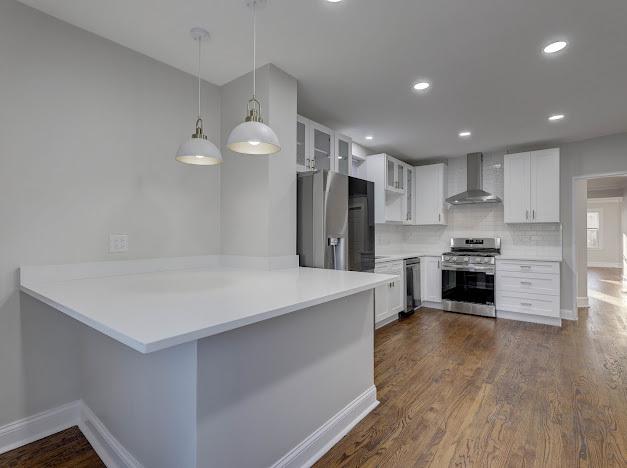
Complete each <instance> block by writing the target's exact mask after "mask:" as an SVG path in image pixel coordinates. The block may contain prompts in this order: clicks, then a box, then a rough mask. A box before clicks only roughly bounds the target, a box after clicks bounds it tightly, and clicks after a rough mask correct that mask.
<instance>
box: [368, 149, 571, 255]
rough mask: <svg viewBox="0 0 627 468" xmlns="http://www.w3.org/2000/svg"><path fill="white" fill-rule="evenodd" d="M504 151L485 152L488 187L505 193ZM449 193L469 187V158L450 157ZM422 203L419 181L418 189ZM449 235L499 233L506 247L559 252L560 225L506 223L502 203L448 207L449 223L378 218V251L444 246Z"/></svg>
mask: <svg viewBox="0 0 627 468" xmlns="http://www.w3.org/2000/svg"><path fill="white" fill-rule="evenodd" d="M504 155H505V151H499V152H491V153H484V156H483V183H484V189H485V190H486V191H488V192H490V193H493V194H495V195H497V196H498V197H500V198H501V199H502V198H503V196H504V194H503V192H504V190H503V158H504ZM446 163H447V166H448V185H447V187H448V188H447V196H451V195H454V194H456V193H459V192H462V191H464V190H465V189H466V158H464V157H458V158H449V159H448V160H446ZM416 197H417V200H416V202H417V203H420V187H418V188H417V190H416ZM451 237H500V238H502V246H503V247H502V249H503V253H506V254H517V253H525V254H531V255H538V256H542V255H546V256H561V252H562V230H561V225H560V224H559V223H535V224H505V222H504V218H503V204H502V203H486V204H473V205H460V206H449V207H448V225H437V226H405V225H395V224H378V225H377V228H376V241H377V252H378V253H385V252H398V251H421V252H422V251H428V252H431V251H436V252H439V251H442V252H444V251H445V250H447V249H448V243H449V240H450V238H451Z"/></svg>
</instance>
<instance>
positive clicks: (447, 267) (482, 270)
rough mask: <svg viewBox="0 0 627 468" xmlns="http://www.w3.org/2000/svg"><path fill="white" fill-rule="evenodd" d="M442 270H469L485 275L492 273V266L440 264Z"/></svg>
mask: <svg viewBox="0 0 627 468" xmlns="http://www.w3.org/2000/svg"><path fill="white" fill-rule="evenodd" d="M442 271H469V272H472V273H485V274H486V275H494V272H495V270H494V267H474V266H468V265H466V266H456V265H446V264H442Z"/></svg>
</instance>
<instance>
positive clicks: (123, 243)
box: [109, 234, 128, 253]
mask: <svg viewBox="0 0 627 468" xmlns="http://www.w3.org/2000/svg"><path fill="white" fill-rule="evenodd" d="M122 252H128V234H109V253H122Z"/></svg>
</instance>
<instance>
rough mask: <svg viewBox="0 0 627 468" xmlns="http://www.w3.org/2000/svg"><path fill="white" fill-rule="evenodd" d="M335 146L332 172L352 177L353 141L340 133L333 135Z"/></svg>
mask: <svg viewBox="0 0 627 468" xmlns="http://www.w3.org/2000/svg"><path fill="white" fill-rule="evenodd" d="M333 140H334V145H335V151H334V154H335V158H334V164H333V165H334V169H333V170H334V171H335V172H339V173H340V174H345V175H353V174H352V173H351V169H352V167H353V140H352V139H351V138H350V137H347V136H346V135H342V134H341V133H337V132H335V133H334V136H333Z"/></svg>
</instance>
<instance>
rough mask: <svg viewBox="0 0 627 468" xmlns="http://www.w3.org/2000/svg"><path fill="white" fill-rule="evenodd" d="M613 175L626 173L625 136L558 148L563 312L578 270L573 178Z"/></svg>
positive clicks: (570, 301) (569, 303)
mask: <svg viewBox="0 0 627 468" xmlns="http://www.w3.org/2000/svg"><path fill="white" fill-rule="evenodd" d="M612 173H627V133H621V134H619V135H611V136H606V137H599V138H592V139H589V140H585V141H580V142H576V143H568V144H565V145H562V146H561V157H560V177H561V180H560V192H561V196H560V216H561V220H562V226H563V229H562V241H563V255H564V262H563V263H562V279H561V282H562V286H561V289H562V295H561V297H562V309H571V310H572V309H574V304H573V300H574V297H575V292H574V291H573V285H574V282H575V278H576V271H577V269H576V267H575V264H574V261H575V260H574V255H573V242H574V234H573V183H574V180H573V178H574V177H581V176H591V175H602V174H612Z"/></svg>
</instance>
